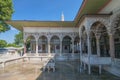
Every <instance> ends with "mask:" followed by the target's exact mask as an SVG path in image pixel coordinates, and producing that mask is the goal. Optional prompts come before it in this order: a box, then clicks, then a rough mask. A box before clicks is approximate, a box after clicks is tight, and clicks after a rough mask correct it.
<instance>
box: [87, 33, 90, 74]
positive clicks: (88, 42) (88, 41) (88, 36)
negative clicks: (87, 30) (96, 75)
mask: <svg viewBox="0 0 120 80" xmlns="http://www.w3.org/2000/svg"><path fill="white" fill-rule="evenodd" d="M87 44H88V48H87V49H88V50H87V51H88V60H89V64H88V74H91V65H90V56H91V41H90V35H89V34H88V35H87Z"/></svg>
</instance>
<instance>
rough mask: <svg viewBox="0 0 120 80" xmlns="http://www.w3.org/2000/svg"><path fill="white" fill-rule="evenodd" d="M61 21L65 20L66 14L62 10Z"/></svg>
mask: <svg viewBox="0 0 120 80" xmlns="http://www.w3.org/2000/svg"><path fill="white" fill-rule="evenodd" d="M61 21H64V14H63V12H62V15H61Z"/></svg>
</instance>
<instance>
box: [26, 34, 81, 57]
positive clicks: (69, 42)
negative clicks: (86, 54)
mask: <svg viewBox="0 0 120 80" xmlns="http://www.w3.org/2000/svg"><path fill="white" fill-rule="evenodd" d="M77 34H78V33H77ZM28 35H29V36H27V38H26V43H25V47H26V53H33V54H34V53H36V54H41V53H55V54H59V55H60V54H63V53H70V54H74V53H75V54H76V53H79V52H80V51H79V49H80V48H79V40H80V39H79V36H78V35H75V36H70V35H64V36H63V37H60V36H57V35H54V34H53V35H51V37H49V36H46V35H42V36H39V37H38V38H36V35H35V34H34V35H31V34H28Z"/></svg>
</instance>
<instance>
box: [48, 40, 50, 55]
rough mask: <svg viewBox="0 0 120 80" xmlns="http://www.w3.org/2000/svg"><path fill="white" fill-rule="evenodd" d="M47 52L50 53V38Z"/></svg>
mask: <svg viewBox="0 0 120 80" xmlns="http://www.w3.org/2000/svg"><path fill="white" fill-rule="evenodd" d="M48 54H50V40H48Z"/></svg>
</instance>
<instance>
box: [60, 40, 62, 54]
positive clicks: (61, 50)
mask: <svg viewBox="0 0 120 80" xmlns="http://www.w3.org/2000/svg"><path fill="white" fill-rule="evenodd" d="M61 55H62V40H60V56H61Z"/></svg>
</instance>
